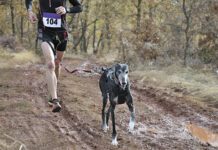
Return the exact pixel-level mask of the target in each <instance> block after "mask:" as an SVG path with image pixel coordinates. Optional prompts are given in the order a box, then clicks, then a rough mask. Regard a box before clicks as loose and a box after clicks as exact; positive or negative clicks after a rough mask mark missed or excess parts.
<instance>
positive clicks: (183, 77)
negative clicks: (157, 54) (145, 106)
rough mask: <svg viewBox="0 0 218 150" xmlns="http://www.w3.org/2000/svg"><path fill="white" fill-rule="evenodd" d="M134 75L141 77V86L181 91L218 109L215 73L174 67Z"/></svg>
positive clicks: (217, 79)
mask: <svg viewBox="0 0 218 150" xmlns="http://www.w3.org/2000/svg"><path fill="white" fill-rule="evenodd" d="M132 75H133V76H138V77H140V79H141V80H140V82H139V83H141V84H146V85H148V86H153V87H155V88H169V89H172V90H175V89H179V90H180V91H182V92H183V93H185V96H191V97H192V99H194V100H196V101H198V100H200V101H201V102H206V103H207V104H208V105H211V106H215V107H218V84H217V83H218V77H217V75H216V74H215V73H212V72H209V71H207V72H206V71H204V72H203V71H200V70H194V69H191V68H184V67H181V66H178V65H172V66H169V67H165V68H155V67H154V68H147V69H145V70H143V71H134V72H133V73H132Z"/></svg>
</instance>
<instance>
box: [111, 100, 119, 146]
mask: <svg viewBox="0 0 218 150" xmlns="http://www.w3.org/2000/svg"><path fill="white" fill-rule="evenodd" d="M115 106H116V105H114V104H111V119H112V128H113V132H112V143H111V144H112V145H117V144H118V142H117V131H116V126H115V115H114V110H115Z"/></svg>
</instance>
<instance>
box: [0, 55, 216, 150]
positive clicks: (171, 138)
mask: <svg viewBox="0 0 218 150" xmlns="http://www.w3.org/2000/svg"><path fill="white" fill-rule="evenodd" d="M64 63H65V64H67V66H68V69H74V68H76V67H77V66H81V64H83V66H82V67H84V68H86V69H90V68H92V69H93V66H95V65H93V64H95V62H94V61H85V60H82V59H73V60H65V62H64ZM43 71H44V69H43V66H42V65H41V64H35V65H31V66H20V67H19V66H17V67H16V68H13V69H1V70H0V102H1V104H0V133H1V134H0V149H2V150H5V149H11V150H14V149H19V148H20V149H23V150H24V149H29V150H77V149H78V150H80V149H84V150H86V149H97V150H103V149H104V150H106V149H121V150H135V149H139V150H142V149H146V150H147V149H152V150H153V149H157V150H158V149H191V150H196V149H198V150H205V149H210V150H215V149H217V148H215V147H212V146H210V145H208V144H205V143H202V142H200V141H199V140H198V139H197V138H194V137H193V136H192V135H190V133H189V132H188V130H187V125H188V124H196V125H199V126H202V127H205V128H207V129H208V130H210V131H213V132H214V133H218V111H217V109H207V108H206V107H200V106H198V105H197V104H195V103H193V102H190V101H189V100H187V99H186V98H185V96H176V95H175V94H173V93H170V92H168V91H165V90H162V91H160V90H157V89H155V88H151V87H146V86H139V85H140V84H138V83H139V81H138V80H137V77H132V93H133V97H134V104H135V107H136V127H135V130H134V132H133V133H128V131H127V127H128V121H129V112H128V108H127V106H126V105H120V106H117V108H116V125H117V132H118V142H119V145H118V146H117V147H114V146H112V145H111V144H110V143H111V128H110V130H109V132H107V133H104V132H103V131H102V130H101V128H100V125H101V104H102V103H101V94H100V91H99V88H98V79H99V75H98V74H94V73H85V72H77V73H74V74H69V73H67V72H66V71H65V70H62V75H61V78H60V81H61V82H60V83H58V86H59V95H60V97H61V99H62V100H63V101H64V104H63V106H64V108H63V110H62V112H61V113H57V114H54V113H51V108H49V107H48V105H47V102H46V100H48V97H47V95H46V94H47V90H46V89H47V88H46V85H45V82H44V74H43ZM110 127H111V123H110Z"/></svg>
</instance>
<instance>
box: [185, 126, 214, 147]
mask: <svg viewBox="0 0 218 150" xmlns="http://www.w3.org/2000/svg"><path fill="white" fill-rule="evenodd" d="M186 128H187V129H188V131H189V132H190V133H191V134H192V136H194V137H196V138H197V139H198V140H200V141H201V142H202V143H204V144H210V145H211V146H214V147H218V134H216V133H213V132H211V131H209V130H208V129H206V128H203V127H199V126H197V125H195V124H188V125H186Z"/></svg>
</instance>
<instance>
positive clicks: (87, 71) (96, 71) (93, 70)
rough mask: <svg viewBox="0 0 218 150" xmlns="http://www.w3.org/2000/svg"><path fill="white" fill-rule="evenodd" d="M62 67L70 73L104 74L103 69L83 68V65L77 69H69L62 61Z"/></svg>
mask: <svg viewBox="0 0 218 150" xmlns="http://www.w3.org/2000/svg"><path fill="white" fill-rule="evenodd" d="M80 66H82V65H80ZM61 67H63V68H64V70H65V71H66V72H68V73H70V74H74V73H76V72H85V73H95V74H98V75H101V74H102V71H98V70H99V69H83V68H81V67H77V68H76V69H73V70H69V69H68V68H67V67H66V65H65V64H64V63H61Z"/></svg>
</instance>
